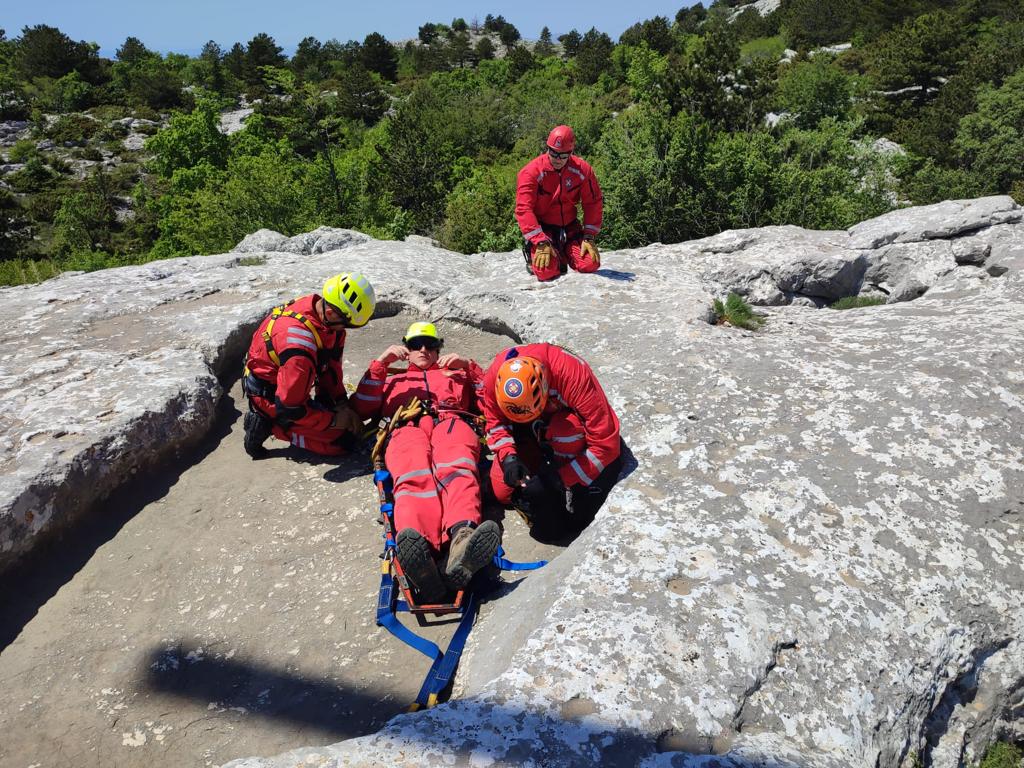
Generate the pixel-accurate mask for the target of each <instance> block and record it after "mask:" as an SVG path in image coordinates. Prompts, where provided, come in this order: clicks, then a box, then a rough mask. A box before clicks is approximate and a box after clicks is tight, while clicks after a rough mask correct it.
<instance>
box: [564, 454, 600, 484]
mask: <svg viewBox="0 0 1024 768" xmlns="http://www.w3.org/2000/svg"><path fill="white" fill-rule="evenodd" d="M569 466H570V467H572V471H573V472H575V473H576V477H578V478H579V479H580V482H582V483H583V484H584V485H590V484H591V483H592V482H594V481H593V480H591V479H590V478H589V477H587V474H586V472H584V471H583V468H582V467H580V462H579V459H574V460H573V462H572V463H571V464H570V465H569Z"/></svg>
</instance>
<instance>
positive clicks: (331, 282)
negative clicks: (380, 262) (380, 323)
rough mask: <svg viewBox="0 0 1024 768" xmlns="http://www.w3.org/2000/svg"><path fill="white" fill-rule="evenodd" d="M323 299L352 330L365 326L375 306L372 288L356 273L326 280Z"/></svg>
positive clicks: (367, 281) (375, 297) (368, 282)
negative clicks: (344, 319)
mask: <svg viewBox="0 0 1024 768" xmlns="http://www.w3.org/2000/svg"><path fill="white" fill-rule="evenodd" d="M323 299H324V301H326V302H327V303H328V304H330V305H331V306H332V307H334V308H335V309H336V310H338V312H340V313H341V314H342V315H343V316H344V317H345V318H346V320H347V321H348V325H349V326H350V327H352V328H359V327H360V326H363V325H366V323H367V322H369V320H370V317H372V316H373V309H374V307H375V306H377V296H376V295H375V294H374V292H373V286H372V285H370V281H369V280H367V279H366V278H365V277H364V276H363V275H361V274H359V273H358V272H343V273H342V274H340V275H335V276H334V277H329V278H327V281H326V282H325V283H324V290H323Z"/></svg>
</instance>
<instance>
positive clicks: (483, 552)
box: [352, 323, 501, 602]
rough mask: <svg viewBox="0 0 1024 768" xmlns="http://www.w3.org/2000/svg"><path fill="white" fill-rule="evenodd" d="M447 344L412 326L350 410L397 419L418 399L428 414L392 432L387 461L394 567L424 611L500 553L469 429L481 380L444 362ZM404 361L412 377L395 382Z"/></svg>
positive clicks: (470, 369) (453, 357)
mask: <svg viewBox="0 0 1024 768" xmlns="http://www.w3.org/2000/svg"><path fill="white" fill-rule="evenodd" d="M443 343H444V341H443V339H441V338H440V337H439V336H438V335H437V328H436V327H435V326H434V325H433V324H432V323H413V324H412V325H410V326H409V330H408V331H407V332H406V334H405V338H403V339H402V344H394V345H392V346H390V347H388V348H387V349H386V350H384V352H383V353H382V354H381V355H380V357H378V358H377V359H376V360H374V361H373V362H371V363H370V367H369V369H368V370H367V371H366V373H365V374H364V375H363V378H362V379H361V380H360V381H359V386H358V387H357V389H356V394H355V397H354V398H353V401H352V402H353V405H354V407H355V409H356V411H357V412H358V413H359V415H360V416H361V417H363V418H369V417H380V416H385V417H393V416H394V415H395V413H396V411H398V410H399V408H402V407H403V406H405V405H407V404H408V403H409V402H410V401H411V400H412V399H413V398H414V397H416V398H419V399H420V401H421V402H423V403H426V404H427V405H428V409H429V411H428V412H427V413H423V414H420V415H418V416H417V417H415V418H413V419H412V420H410V421H408V422H406V423H405V424H402V425H400V426H398V427H396V428H395V429H394V431H393V432H392V433H391V436H390V438H389V440H388V443H387V447H386V449H385V452H384V464H385V466H386V467H387V469H388V472H390V473H391V476H392V478H394V500H395V511H394V514H395V529H396V530H397V531H398V535H397V537H396V538H395V543H396V545H397V549H398V562H399V563H400V564H401V566H402V570H403V571H405V575H406V577H407V578H408V579H409V581H411V582H412V584H413V586H414V587H415V588H416V589H417V590H418V591H419V593H420V594H421V595H422V596H423V597H424V599H425V600H427V601H428V602H434V601H436V600H439V599H440V598H441V597H443V596H444V594H445V592H446V589H445V582H447V584H448V586H450V587H453V588H455V589H462V588H463V587H465V586H466V585H467V584H468V583H469V581H470V579H472V578H473V574H475V573H476V572H477V571H478V570H480V569H481V568H483V567H484V566H485V565H487V564H488V563H489V562H490V561H491V558H492V557H493V556H494V554H495V553H496V552H497V550H498V545H499V544H500V543H501V529H500V528H499V527H498V524H497V523H495V522H494V521H493V520H486V521H484V522H480V477H479V468H478V466H477V464H478V462H479V460H480V439H479V437H478V435H477V433H476V431H475V430H474V429H473V427H472V426H471V424H470V421H469V420H468V419H472V418H473V416H474V414H479V413H480V386H481V384H480V382H481V379H482V378H483V371H482V370H481V369H480V366H479V365H477V364H476V363H475V362H473V361H472V360H470V359H468V358H465V357H460V356H459V355H457V354H454V353H450V354H446V355H444V356H441V347H442V345H443ZM398 360H408V362H409V367H408V368H407V369H406V370H404V371H400V372H395V373H389V371H388V366H389V365H391V364H392V363H394V362H396V361H398ZM467 417H468V419H467ZM445 544H447V545H448V559H447V563H446V565H445V566H444V568H443V571H444V575H443V578H442V574H441V573H439V571H438V567H437V561H438V559H439V558H440V555H441V551H442V549H443V547H444V546H445Z"/></svg>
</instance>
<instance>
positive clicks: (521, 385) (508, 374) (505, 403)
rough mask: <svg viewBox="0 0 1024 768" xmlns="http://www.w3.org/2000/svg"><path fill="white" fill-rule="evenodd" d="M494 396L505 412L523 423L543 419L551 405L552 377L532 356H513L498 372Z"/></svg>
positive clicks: (512, 419) (509, 417)
mask: <svg viewBox="0 0 1024 768" xmlns="http://www.w3.org/2000/svg"><path fill="white" fill-rule="evenodd" d="M494 394H495V398H496V399H497V401H498V407H499V408H500V409H501V412H502V413H503V414H505V416H506V417H507V418H508V419H509V421H515V422H518V423H520V424H523V423H525V422H528V421H533V420H534V419H539V418H540V415H541V414H542V413H544V406H545V405H547V403H548V374H547V370H545V368H544V365H543V363H541V362H540V361H539V360H536V359H534V358H532V357H513V358H512V359H511V360H506V361H505V362H504V363H502V364H501V367H500V368H499V369H498V376H497V378H496V379H495V381H494Z"/></svg>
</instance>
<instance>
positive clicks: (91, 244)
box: [53, 173, 117, 256]
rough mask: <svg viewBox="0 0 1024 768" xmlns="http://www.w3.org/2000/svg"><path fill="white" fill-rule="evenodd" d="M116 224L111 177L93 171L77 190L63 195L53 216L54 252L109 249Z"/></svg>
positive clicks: (66, 252)
mask: <svg viewBox="0 0 1024 768" xmlns="http://www.w3.org/2000/svg"><path fill="white" fill-rule="evenodd" d="M116 227H117V216H116V214H115V210H114V197H113V189H112V188H111V185H110V179H109V178H108V177H107V176H106V174H103V173H97V174H94V175H93V176H91V177H89V178H88V179H87V180H86V181H85V182H84V183H83V184H82V186H81V187H80V188H79V189H78V190H77V191H76V192H74V193H72V194H70V195H67V196H65V197H64V200H63V202H62V203H61V206H60V209H59V210H58V211H57V214H56V216H54V219H53V230H54V236H53V248H54V251H55V252H56V253H58V254H60V255H62V256H68V255H70V254H73V253H79V252H89V251H106V252H111V251H112V250H113V234H114V230H115V228H116Z"/></svg>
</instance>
